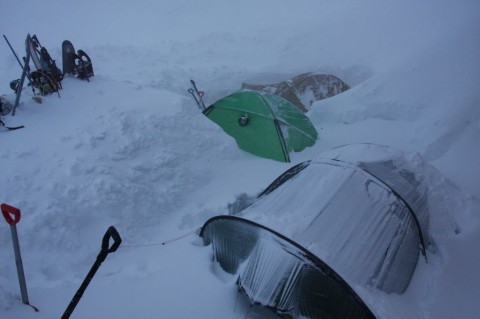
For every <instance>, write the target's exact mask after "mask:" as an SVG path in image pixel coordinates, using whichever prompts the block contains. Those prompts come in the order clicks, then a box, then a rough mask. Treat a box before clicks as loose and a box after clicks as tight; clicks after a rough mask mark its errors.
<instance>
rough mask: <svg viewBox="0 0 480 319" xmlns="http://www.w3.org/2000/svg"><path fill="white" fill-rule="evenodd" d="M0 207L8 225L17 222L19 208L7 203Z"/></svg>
mask: <svg viewBox="0 0 480 319" xmlns="http://www.w3.org/2000/svg"><path fill="white" fill-rule="evenodd" d="M0 209H1V210H2V214H3V218H5V220H6V221H7V223H8V224H9V225H11V226H14V225H16V224H18V222H19V221H20V217H21V214H20V209H18V208H16V207H13V206H10V205H8V204H2V205H0Z"/></svg>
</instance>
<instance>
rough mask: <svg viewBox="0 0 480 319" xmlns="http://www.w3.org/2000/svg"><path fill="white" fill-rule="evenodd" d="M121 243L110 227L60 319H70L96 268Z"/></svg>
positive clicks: (113, 229) (116, 233) (114, 230)
mask: <svg viewBox="0 0 480 319" xmlns="http://www.w3.org/2000/svg"><path fill="white" fill-rule="evenodd" d="M110 239H113V244H112V246H110V247H109V244H110ZM121 243H122V239H121V238H120V235H119V234H118V232H117V230H116V229H115V227H113V226H110V227H109V228H108V230H107V232H106V233H105V235H103V240H102V249H101V250H100V253H99V254H98V256H97V260H96V261H95V263H94V264H93V266H92V268H91V269H90V271H89V272H88V274H87V276H86V277H85V279H84V281H83V283H82V285H81V286H80V288H78V290H77V293H76V294H75V295H74V296H73V298H72V301H71V302H70V304H69V305H68V307H67V309H66V310H65V312H64V313H63V316H62V319H68V318H70V315H71V314H72V312H73V310H75V307H76V306H77V304H78V302H79V301H80V299H81V298H82V296H83V293H84V292H85V289H87V287H88V285H89V284H90V281H92V278H93V276H95V273H96V272H97V270H98V268H100V265H101V264H102V262H103V261H104V260H105V259H106V258H107V255H108V254H109V253H113V252H115V251H116V250H117V249H118V247H120V244H121Z"/></svg>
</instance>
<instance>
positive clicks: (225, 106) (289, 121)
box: [203, 90, 318, 162]
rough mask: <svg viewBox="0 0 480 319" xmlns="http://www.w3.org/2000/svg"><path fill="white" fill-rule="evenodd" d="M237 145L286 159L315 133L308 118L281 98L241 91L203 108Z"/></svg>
mask: <svg viewBox="0 0 480 319" xmlns="http://www.w3.org/2000/svg"><path fill="white" fill-rule="evenodd" d="M203 113H204V114H205V115H206V116H207V117H208V118H209V119H210V120H212V121H213V122H215V123H217V124H218V125H219V126H220V127H221V128H222V129H223V130H224V131H225V132H226V133H227V134H228V135H230V136H232V137H233V138H234V139H235V141H236V142H237V144H238V146H239V147H240V148H241V149H243V150H244V151H247V152H249V153H252V154H254V155H257V156H261V157H265V158H270V159H274V160H277V161H281V162H290V156H289V153H290V152H300V151H302V150H303V149H304V148H306V147H309V146H313V145H314V144H315V141H316V139H317V136H318V133H317V131H316V130H315V127H314V126H313V125H312V123H311V122H310V120H309V119H308V118H307V117H306V116H305V115H304V114H303V113H302V112H300V111H299V110H298V109H297V108H295V107H294V106H293V105H292V104H290V103H289V102H288V101H286V100H284V99H282V98H281V97H278V96H275V95H273V94H269V93H265V92H256V91H251V90H241V91H238V92H236V93H233V94H231V95H229V96H227V97H224V98H222V99H220V100H218V101H216V102H215V103H213V104H212V105H210V106H209V107H208V108H207V109H205V110H204V111H203Z"/></svg>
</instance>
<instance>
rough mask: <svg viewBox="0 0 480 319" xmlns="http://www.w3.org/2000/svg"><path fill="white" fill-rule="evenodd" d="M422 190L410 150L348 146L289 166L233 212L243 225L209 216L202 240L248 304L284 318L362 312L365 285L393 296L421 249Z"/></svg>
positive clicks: (424, 239)
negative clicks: (233, 278)
mask: <svg viewBox="0 0 480 319" xmlns="http://www.w3.org/2000/svg"><path fill="white" fill-rule="evenodd" d="M426 194H427V186H426V184H425V180H424V178H423V176H422V166H421V161H420V160H419V158H418V157H416V156H414V155H411V154H404V153H402V152H399V151H395V150H393V149H391V148H388V147H383V146H378V145H371V144H364V145H349V146H345V147H339V148H337V149H334V150H331V151H328V152H326V153H324V154H322V157H321V158H318V159H315V160H312V161H308V162H305V163H301V164H299V165H296V166H294V167H292V169H290V170H289V171H287V172H286V173H284V174H283V175H282V176H280V177H279V178H278V179H277V180H275V181H274V182H273V183H272V184H271V185H270V186H269V187H267V189H266V190H265V191H264V192H262V193H261V196H260V197H259V198H258V199H257V200H256V201H255V202H254V203H253V204H252V205H251V206H249V207H248V208H246V209H245V210H243V211H241V212H240V213H239V214H238V215H237V216H235V217H236V218H238V219H241V220H242V222H239V221H238V220H237V219H236V220H235V221H232V220H230V219H225V218H223V219H222V218H220V217H218V218H217V219H222V220H223V222H222V223H218V222H213V221H210V222H207V223H205V225H204V228H203V231H202V232H203V233H204V234H208V236H203V238H204V242H205V244H210V243H212V247H213V249H214V257H215V260H216V262H218V263H219V264H220V266H221V267H222V268H223V269H224V270H225V271H227V272H229V273H232V274H238V278H239V279H238V285H239V289H240V290H241V291H243V292H244V293H245V294H246V295H247V296H248V297H249V298H250V300H251V302H252V303H259V304H261V305H264V306H265V307H268V308H271V309H274V310H275V311H277V312H279V313H280V312H288V313H289V315H290V316H292V317H293V318H302V317H307V318H324V317H323V316H327V317H328V318H371V317H374V315H373V314H372V312H370V310H369V309H368V307H367V306H366V304H365V303H364V302H366V303H367V304H368V302H369V295H366V294H365V291H368V290H369V289H375V290H379V291H383V292H385V293H397V294H402V293H403V292H404V291H405V290H406V288H407V287H408V285H409V283H410V280H411V278H412V275H413V272H414V270H415V267H416V265H417V262H418V258H419V255H420V253H422V252H423V253H425V246H426V245H428V206H427V197H426ZM230 217H232V216H230ZM213 220H215V219H213ZM244 224H248V225H249V227H245V226H242V225H244ZM213 225H215V226H213ZM252 225H256V226H252ZM252 228H253V229H255V228H258V229H259V230H257V231H254V230H251V229H252ZM260 229H262V230H260ZM267 233H268V234H267ZM285 242H287V243H285ZM292 247H293V248H292ZM305 260H307V261H310V262H312V261H313V265H315V266H317V267H315V266H312V264H309V263H308V262H306V261H305ZM319 265H320V266H319ZM307 269H308V270H307ZM307 274H308V275H307ZM305 276H306V277H305ZM327 277H328V278H327ZM305 278H309V279H308V280H305ZM312 278H317V279H312ZM329 278H330V279H329ZM313 282H315V283H314V284H313ZM307 283H311V284H307ZM305 285H306V286H305ZM307 286H308V288H307ZM325 287H329V288H328V289H326V288H325ZM332 287H335V288H332ZM359 287H365V288H367V289H360V291H356V289H358V288H359ZM329 291H330V292H329ZM330 294H332V295H330ZM357 294H358V295H357ZM319 296H328V297H325V298H327V299H329V300H330V302H333V300H335V301H334V303H342V304H344V308H345V309H349V310H348V311H347V312H348V313H343V312H342V311H341V310H339V309H332V308H331V307H329V306H328V304H329V303H326V304H322V305H321V306H319V304H321V302H320V300H321V299H322V298H320V297H319ZM362 300H363V301H362ZM342 309H343V308H342Z"/></svg>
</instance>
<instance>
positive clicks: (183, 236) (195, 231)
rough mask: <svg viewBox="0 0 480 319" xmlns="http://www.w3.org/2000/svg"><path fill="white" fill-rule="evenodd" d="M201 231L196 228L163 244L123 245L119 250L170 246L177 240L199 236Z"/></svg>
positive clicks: (199, 228)
mask: <svg viewBox="0 0 480 319" xmlns="http://www.w3.org/2000/svg"><path fill="white" fill-rule="evenodd" d="M201 229H202V227H198V228H196V229H194V230H192V231H189V232H188V233H186V234H183V235H180V236H178V237H174V238H172V239H169V240H166V241H164V242H161V243H150V244H137V245H123V246H122V247H120V248H134V247H148V246H163V245H168V244H171V243H173V242H175V241H178V240H181V239H184V238H187V237H188V236H191V235H193V234H197V235H198V234H199V232H200V230H201Z"/></svg>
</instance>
